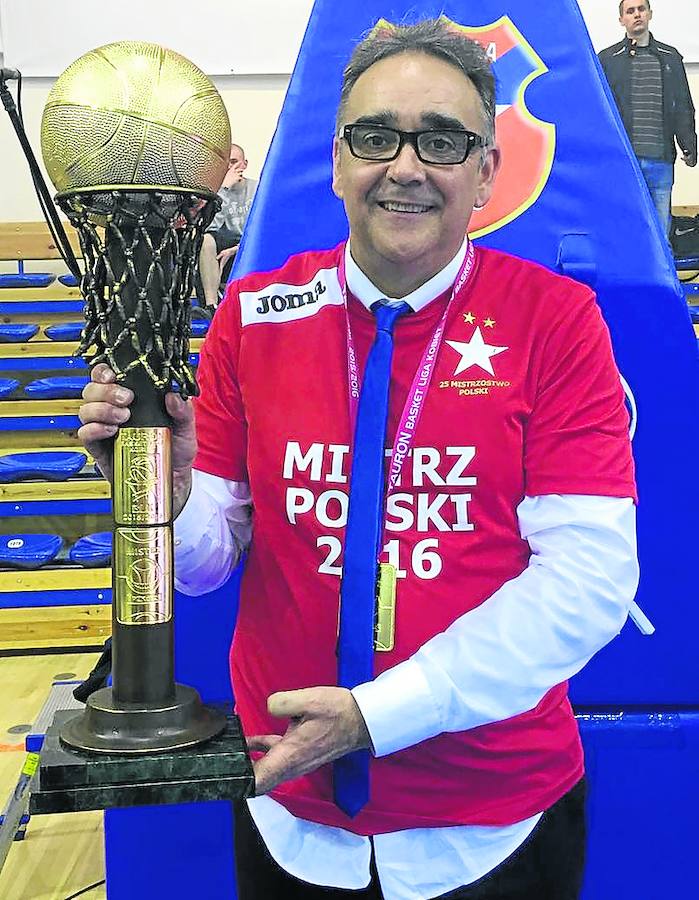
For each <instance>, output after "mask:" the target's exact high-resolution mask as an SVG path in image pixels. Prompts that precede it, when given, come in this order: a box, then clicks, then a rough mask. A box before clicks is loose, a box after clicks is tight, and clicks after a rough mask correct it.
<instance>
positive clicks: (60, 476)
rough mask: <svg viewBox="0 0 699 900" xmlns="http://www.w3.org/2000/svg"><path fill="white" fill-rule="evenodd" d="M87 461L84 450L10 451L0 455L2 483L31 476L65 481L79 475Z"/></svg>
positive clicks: (0, 479) (23, 479)
mask: <svg viewBox="0 0 699 900" xmlns="http://www.w3.org/2000/svg"><path fill="white" fill-rule="evenodd" d="M86 462H87V456H86V455H85V453H84V452H83V451H80V452H77V453H74V452H63V451H55V452H52V451H46V452H37V453H9V454H7V456H0V484H7V483H8V482H14V481H25V480H27V479H31V478H38V479H41V480H42V481H43V480H47V481H65V480H66V479H67V478H71V477H72V476H73V475H77V474H78V472H79V471H80V470H81V469H82V468H83V467H84V465H85V463H86Z"/></svg>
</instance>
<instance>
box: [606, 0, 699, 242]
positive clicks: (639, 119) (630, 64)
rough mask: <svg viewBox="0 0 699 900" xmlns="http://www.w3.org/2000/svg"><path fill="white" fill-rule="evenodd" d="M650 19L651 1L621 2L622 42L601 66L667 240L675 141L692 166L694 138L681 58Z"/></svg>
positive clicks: (692, 107) (690, 105)
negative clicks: (657, 36)
mask: <svg viewBox="0 0 699 900" xmlns="http://www.w3.org/2000/svg"><path fill="white" fill-rule="evenodd" d="M652 18H653V11H652V9H651V6H650V2H649V0H621V3H619V22H620V23H621V25H622V26H623V27H624V28H625V30H626V36H625V37H624V39H623V40H622V41H619V43H618V44H614V45H613V46H611V47H607V48H606V49H605V50H602V52H601V53H600V54H599V60H600V63H601V64H602V68H603V69H604V74H605V75H606V76H607V81H608V82H609V86H610V87H611V89H612V93H613V94H614V98H615V100H616V104H617V106H618V107H619V113H620V114H621V118H622V121H623V123H624V127H625V128H626V131H627V133H628V135H629V139H630V141H631V144H632V146H633V150H634V153H635V154H636V157H637V159H638V162H639V164H640V166H641V172H642V173H643V177H644V178H645V180H646V184H647V185H648V190H649V191H650V195H651V198H652V199H653V203H654V204H655V208H656V209H657V211H658V216H659V218H660V223H661V226H662V228H663V231H664V233H665V234H666V235H667V234H669V233H670V221H671V219H670V201H671V196H672V185H673V181H674V162H675V159H676V158H677V150H676V148H675V141H677V143H678V144H679V147H680V150H681V151H682V159H683V160H684V162H685V163H686V164H687V165H688V166H696V164H697V133H696V127H695V121H694V104H693V103H692V96H691V94H690V91H689V84H688V83H687V75H686V73H685V70H684V65H683V62H682V56H681V54H680V53H679V52H678V51H677V50H676V49H675V48H674V47H671V46H670V45H669V44H661V43H660V41H657V40H656V39H655V38H654V37H653V35H652V34H651V32H650V30H649V29H650V21H651V19H652Z"/></svg>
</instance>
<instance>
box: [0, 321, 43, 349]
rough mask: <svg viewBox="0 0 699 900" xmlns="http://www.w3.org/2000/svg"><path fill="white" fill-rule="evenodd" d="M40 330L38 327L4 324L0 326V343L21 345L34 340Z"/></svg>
mask: <svg viewBox="0 0 699 900" xmlns="http://www.w3.org/2000/svg"><path fill="white" fill-rule="evenodd" d="M38 330H39V326H38V325H29V324H27V325H21V324H14V323H9V324H2V325H0V343H2V344H21V343H22V342H23V341H28V340H29V339H30V338H33V337H34V335H35V334H36V333H37V331H38Z"/></svg>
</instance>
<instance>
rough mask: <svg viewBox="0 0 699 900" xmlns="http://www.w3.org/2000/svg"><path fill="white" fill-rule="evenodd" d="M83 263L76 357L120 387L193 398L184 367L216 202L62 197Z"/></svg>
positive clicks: (101, 194)
mask: <svg viewBox="0 0 699 900" xmlns="http://www.w3.org/2000/svg"><path fill="white" fill-rule="evenodd" d="M56 199H57V201H58V203H59V205H60V206H61V209H62V210H63V211H64V212H65V214H66V215H67V216H68V219H69V221H70V223H71V225H73V226H74V227H75V229H76V230H77V232H78V236H79V239H80V246H81V249H82V254H83V258H84V269H85V271H84V274H83V276H82V281H81V291H82V294H83V297H84V298H85V309H84V314H85V327H84V329H83V332H82V335H81V340H80V346H79V347H78V350H77V351H76V355H81V356H84V357H85V358H86V359H87V360H88V361H89V363H90V365H91V366H94V365H97V364H98V363H101V362H104V363H106V364H107V365H108V366H109V367H110V368H111V369H112V370H113V371H114V372H115V373H116V376H117V381H119V382H127V383H128V382H129V381H131V380H132V377H138V379H139V380H141V379H142V378H143V377H144V376H145V377H146V378H147V379H148V380H149V381H150V382H151V383H152V384H153V385H154V387H155V388H156V390H157V391H158V392H165V391H167V390H175V391H177V392H178V393H179V394H180V395H181V396H182V398H183V399H185V400H186V399H187V398H189V397H191V396H196V394H197V393H198V388H197V383H196V380H195V378H194V375H193V373H192V370H191V369H190V366H189V337H190V325H191V296H192V286H193V282H194V271H195V267H196V264H197V260H198V256H199V250H200V248H201V242H202V239H203V235H204V231H205V229H206V228H207V227H208V225H209V224H210V223H211V221H212V219H213V217H214V215H215V213H216V210H217V208H218V205H219V203H220V201H218V199H217V197H216V196H215V195H211V196H208V197H202V196H200V195H195V194H191V193H181V192H174V191H173V192H160V191H155V190H148V191H134V190H133V189H125V190H110V191H95V192H93V193H85V192H80V193H74V194H63V195H59V196H58V197H57V198H56Z"/></svg>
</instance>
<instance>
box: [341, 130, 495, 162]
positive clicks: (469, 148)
mask: <svg viewBox="0 0 699 900" xmlns="http://www.w3.org/2000/svg"><path fill="white" fill-rule="evenodd" d="M367 127H369V128H371V127H374V128H381V129H383V130H384V131H390V132H392V133H393V134H397V135H398V146H397V147H396V151H395V153H393V154H392V155H391V156H382V157H376V156H362V155H361V154H359V153H357V151H356V150H355V148H354V147H353V145H352V133H353V131H354V130H355V129H356V128H367ZM435 132H436V133H439V134H465V135H466V138H467V142H466V150H465V153H464V157H463V159H460V160H458V161H456V160H455V161H454V162H435V161H434V160H431V159H425V158H424V157H423V156H422V154H421V153H420V148H419V146H418V140H419V139H420V137H421V136H422V135H423V134H435ZM341 137H342V138H343V140H344V141H346V143H347V146H348V148H349V151H350V153H351V154H352V156H354V157H355V158H356V159H362V160H364V161H365V162H392V161H393V160H394V159H397V158H398V157H399V156H400V153H401V150H402V149H403V147H404V146H405V145H406V144H410V146H411V147H412V148H413V150H414V151H415V155H416V156H417V158H418V159H419V160H420V162H421V163H424V164H425V165H426V166H460V165H462V164H463V163H465V162H466V160H467V159H468V158H469V156H470V155H471V153H472V152H473V150H475V148H476V147H485V146H486V141H485V138H484V137H483V136H482V135H480V134H476V132H475V131H467V130H466V129H465V128H425V129H424V130H422V131H401V130H400V129H399V128H392V127H391V126H390V125H382V124H380V123H379V122H376V123H372V122H352V123H351V124H349V125H345V126H344V127H343V129H342V135H341Z"/></svg>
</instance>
